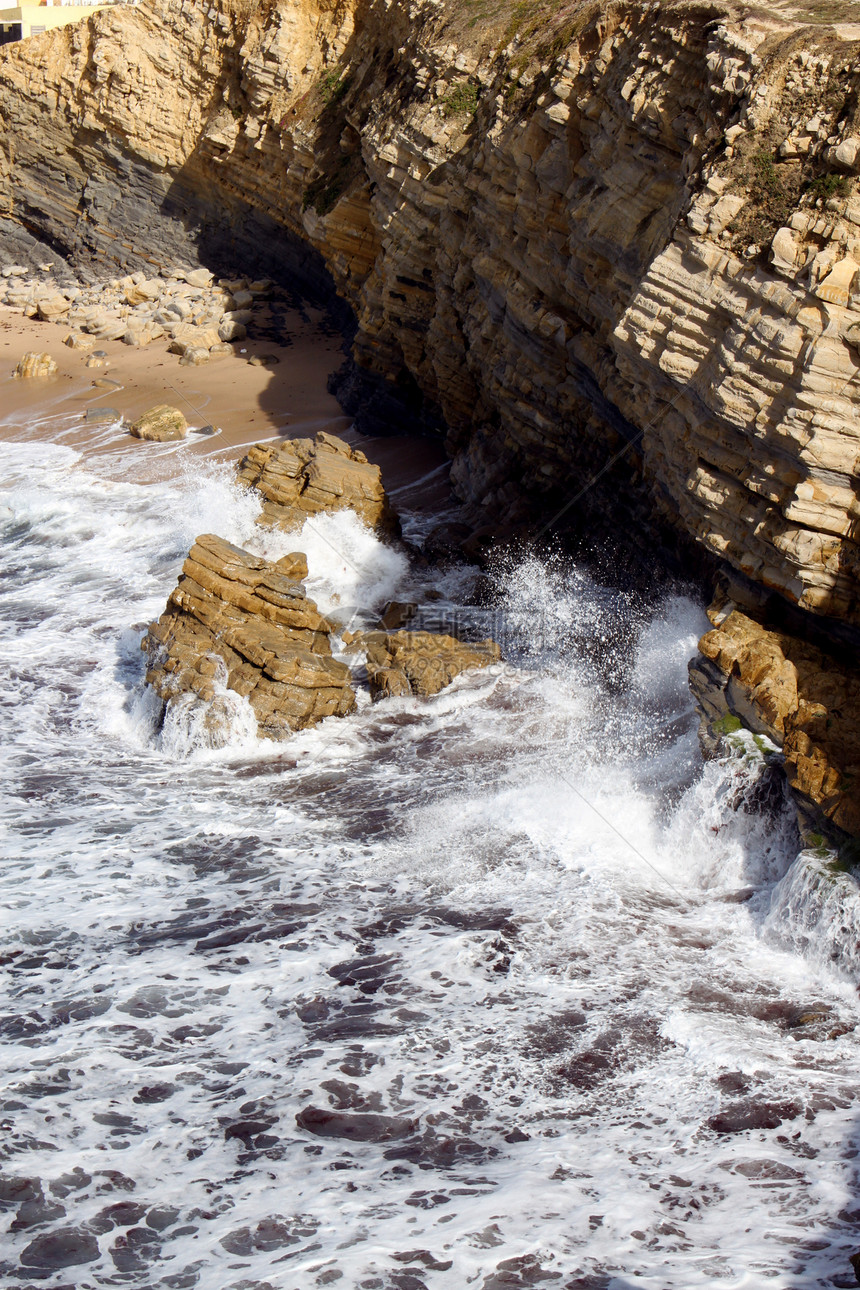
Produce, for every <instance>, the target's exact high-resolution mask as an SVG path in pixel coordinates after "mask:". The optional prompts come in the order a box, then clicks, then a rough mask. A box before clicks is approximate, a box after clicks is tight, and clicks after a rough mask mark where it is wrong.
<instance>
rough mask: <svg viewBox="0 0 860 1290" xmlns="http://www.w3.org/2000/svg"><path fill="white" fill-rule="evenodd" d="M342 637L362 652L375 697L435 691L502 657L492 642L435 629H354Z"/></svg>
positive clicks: (437, 691)
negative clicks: (473, 640) (466, 639)
mask: <svg viewBox="0 0 860 1290" xmlns="http://www.w3.org/2000/svg"><path fill="white" fill-rule="evenodd" d="M347 637H348V640H347ZM344 640H345V641H347V644H348V646H349V649H350V651H351V652H358V651H364V653H365V655H366V658H367V679H368V683H369V685H370V693H371V695H372V696H373V698H374V699H386V698H391V697H393V696H397V695H407V694H415V695H421V696H426V695H430V694H438V693H439V691H440V690H442V689H444V687H445V686H446V685H450V684H451V682H452V681H453V680H454V677H455V676H459V675H460V673H461V672H467V671H469V670H470V669H471V668H479V667H489V666H490V664H491V663H498V661H499V658H500V657H501V655H500V651H499V647H498V645H497V644H496V643H495V641H490V640H486V641H480V642H479V643H478V644H477V645H466V644H464V643H463V641H459V640H457V639H456V638H455V637H453V636H443V635H440V634H438V633H436V632H406V631H400V632H377V631H373V632H356V633H355V634H354V635H352V636H350V635H349V633H347V634H346V635H345V636H344Z"/></svg>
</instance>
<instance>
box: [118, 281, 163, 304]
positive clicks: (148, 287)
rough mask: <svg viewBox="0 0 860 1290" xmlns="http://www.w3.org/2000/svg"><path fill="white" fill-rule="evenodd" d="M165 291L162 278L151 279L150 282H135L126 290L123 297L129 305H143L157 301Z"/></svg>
mask: <svg viewBox="0 0 860 1290" xmlns="http://www.w3.org/2000/svg"><path fill="white" fill-rule="evenodd" d="M163 289H164V283H163V282H162V281H161V279H160V278H150V279H149V280H148V281H146V280H144V281H143V282H135V283H133V284H132V285H131V286H130V287H128V288H127V289H126V292H125V296H124V297H123V298H124V300H125V303H126V304H127V305H142V304H147V303H148V302H149V301H153V300H157V299H158V298H159V296H160V295H161V293H162V291H163Z"/></svg>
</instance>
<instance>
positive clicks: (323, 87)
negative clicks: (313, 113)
mask: <svg viewBox="0 0 860 1290" xmlns="http://www.w3.org/2000/svg"><path fill="white" fill-rule="evenodd" d="M351 84H352V81H351V80H350V78H349V77H344V75H343V72H342V71H341V69H340V68H339V67H333V68H332V70H331V71H330V72H326V74H325V76H323V77H322V79H321V80H320V82H319V85H318V86H317V88H318V89H319V92H320V97H321V98H322V101H323V103H325V105H326V107H334V106H335V105H336V104H337V103H339V102H340V100H341V99H342V98H343V97H344V95H345V94H346V92H347V91H348V89H349V87H350V85H351Z"/></svg>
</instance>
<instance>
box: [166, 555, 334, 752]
mask: <svg viewBox="0 0 860 1290" xmlns="http://www.w3.org/2000/svg"><path fill="white" fill-rule="evenodd" d="M306 574H307V564H306V562H305V559H304V556H302V555H289V556H285V557H284V559H283V560H279V561H277V562H276V563H274V564H272V563H269V562H268V561H266V560H262V559H260V558H259V557H257V556H254V555H251V554H250V553H249V552H247V551H242V550H241V549H240V548H239V547H236V546H233V545H232V544H231V543H230V542H226V541H225V540H224V539H223V538H219V537H214V536H212V535H211V534H204V535H203V536H202V537H198V538H197V540H196V542H195V543H194V545H193V547H192V548H191V551H190V554H189V556H188V559H187V560H186V561H185V564H184V565H183V567H182V576H181V577H180V579H179V582H178V584H177V586H176V588H175V590H174V591H173V592H172V593H171V595H170V598H169V600H168V602H167V608H166V610H165V612H164V613H163V614H162V616H161V618H159V620H158V622H157V623H153V624H152V626H151V627H150V629H149V632H148V634H147V635H146V637H145V638H144V640H143V646H142V647H143V649H144V650H145V651H146V653H147V656H148V659H149V670H148V671H147V674H146V680H147V683H148V684H149V685H151V686H152V687H153V689H154V690H155V692H156V694H158V695H159V697H160V698H161V699H163V700H165V702H168V703H169V702H170V701H171V700H176V699H178V698H179V697H180V696H181V695H185V694H189V693H190V694H195V695H197V696H198V697H199V698H200V699H203V700H204V701H205V702H207V703H212V702H213V700H215V699H216V698H217V697H218V695H219V694H220V693H223V690H224V689H225V688H228V689H230V690H233V691H234V692H235V693H237V694H239V695H243V696H245V697H247V699H248V701H249V703H250V705H251V708H252V709H253V712H254V716H255V717H256V719H257V727H258V730H259V731H260V733H261V734H264V735H269V736H272V737H273V738H277V737H282V736H284V735H285V734H288V733H289V732H290V731H293V730H303V729H305V728H306V727H308V726H313V725H316V723H317V722H318V721H321V720H322V719H323V718H324V717H328V716H333V715H337V716H344V715H345V714H346V713H348V712H350V711H351V710H352V708H353V706H354V704H355V695H354V693H353V690H352V687H351V685H350V672H349V668H348V667H345V666H344V664H343V663H339V662H337V661H336V660H335V659H334V658H332V656H331V645H330V643H329V632H330V631H331V626H330V624H329V623H328V622H327V621H326V619H325V618H323V616H322V615H321V614H320V613H319V612H318V610H317V607H316V605H315V604H314V602H313V601H312V600H308V598H307V597H306V596H305V593H304V588H303V587H302V584H301V581H300V580H299V579H300V578H301V577H302V576H305V575H306Z"/></svg>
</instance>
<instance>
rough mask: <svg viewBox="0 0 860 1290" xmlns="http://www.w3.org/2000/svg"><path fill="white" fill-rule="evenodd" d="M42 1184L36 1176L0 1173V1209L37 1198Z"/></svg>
mask: <svg viewBox="0 0 860 1290" xmlns="http://www.w3.org/2000/svg"><path fill="white" fill-rule="evenodd" d="M41 1196H42V1184H41V1182H40V1181H39V1179H38V1178H22V1177H19V1176H17V1175H15V1174H0V1209H14V1208H15V1207H17V1206H18V1205H23V1204H24V1202H25V1201H32V1200H39V1199H40V1198H41Z"/></svg>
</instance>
